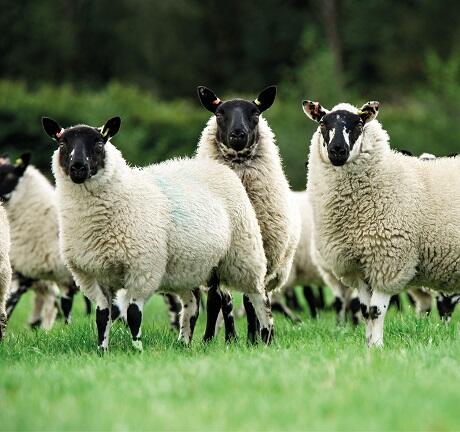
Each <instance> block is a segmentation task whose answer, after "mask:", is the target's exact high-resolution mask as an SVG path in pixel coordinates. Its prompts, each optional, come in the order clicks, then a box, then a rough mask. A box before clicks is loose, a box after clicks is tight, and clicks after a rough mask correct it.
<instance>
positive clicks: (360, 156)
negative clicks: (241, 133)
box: [303, 101, 460, 346]
mask: <svg viewBox="0 0 460 432" xmlns="http://www.w3.org/2000/svg"><path fill="white" fill-rule="evenodd" d="M378 107H379V104H378V103H377V102H369V103H367V104H365V105H364V106H363V107H362V108H361V109H360V110H358V109H356V108H355V107H353V106H351V105H349V104H340V105H337V106H336V107H334V108H333V109H332V111H330V112H329V111H327V110H325V109H324V108H323V107H321V105H319V104H318V103H314V102H310V101H304V102H303V109H304V111H305V113H306V114H307V116H308V117H310V118H311V119H313V120H314V121H316V122H318V123H319V128H318V130H317V131H316V132H315V133H314V135H313V138H312V141H311V146H310V156H309V162H308V186H307V189H308V190H309V193H310V199H311V203H312V208H313V218H314V241H315V249H316V255H317V259H318V262H319V263H320V265H321V266H322V267H324V268H326V269H329V270H330V271H332V272H333V273H334V275H335V276H336V277H337V278H338V279H339V280H341V281H342V282H343V283H345V284H346V285H347V286H352V287H357V288H358V289H359V297H360V300H361V307H362V312H363V316H364V318H365V319H366V338H367V341H368V345H369V346H382V345H383V322H384V317H385V314H386V312H387V309H388V304H389V300H390V297H391V295H392V294H395V293H399V292H401V291H402V290H403V289H404V288H405V287H406V286H428V287H430V288H434V289H436V290H443V291H447V292H450V291H454V290H456V289H457V288H458V286H459V284H460V229H459V222H460V159H459V158H450V159H449V158H440V159H436V160H434V161H432V160H430V161H424V160H420V159H418V158H411V157H407V156H405V155H402V154H399V153H397V152H395V151H393V150H392V149H391V148H390V146H389V143H388V140H389V138H388V135H387V133H386V132H385V131H384V130H383V129H382V127H381V125H380V123H379V122H377V121H376V120H374V119H375V117H376V115H377V113H378Z"/></svg>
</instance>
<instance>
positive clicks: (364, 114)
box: [358, 101, 380, 124]
mask: <svg viewBox="0 0 460 432" xmlns="http://www.w3.org/2000/svg"><path fill="white" fill-rule="evenodd" d="M379 105H380V103H379V102H376V101H371V102H367V103H365V104H364V105H363V106H362V107H361V109H360V110H359V111H358V115H359V116H360V117H361V120H362V121H363V123H364V124H366V123H369V122H370V121H372V120H374V119H375V118H376V117H377V114H378V113H379Z"/></svg>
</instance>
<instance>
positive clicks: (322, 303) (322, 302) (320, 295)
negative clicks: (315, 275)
mask: <svg viewBox="0 0 460 432" xmlns="http://www.w3.org/2000/svg"><path fill="white" fill-rule="evenodd" d="M316 306H317V307H318V309H320V310H324V309H325V308H326V300H325V299H324V287H322V286H320V287H318V298H317V302H316Z"/></svg>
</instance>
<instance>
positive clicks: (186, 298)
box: [179, 288, 201, 345]
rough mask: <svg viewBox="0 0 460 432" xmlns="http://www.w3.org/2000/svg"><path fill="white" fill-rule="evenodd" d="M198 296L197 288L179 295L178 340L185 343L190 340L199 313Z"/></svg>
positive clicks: (198, 290)
mask: <svg viewBox="0 0 460 432" xmlns="http://www.w3.org/2000/svg"><path fill="white" fill-rule="evenodd" d="M200 296H201V294H200V289H199V288H195V289H194V290H193V291H186V292H184V293H181V295H180V300H181V303H182V311H181V323H180V333H179V341H182V342H184V343H185V344H186V345H188V344H189V343H190V342H191V341H192V338H193V331H194V330H195V324H196V322H197V320H198V316H199V314H200Z"/></svg>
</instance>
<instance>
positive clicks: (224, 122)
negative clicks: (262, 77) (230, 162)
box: [198, 86, 276, 159]
mask: <svg viewBox="0 0 460 432" xmlns="http://www.w3.org/2000/svg"><path fill="white" fill-rule="evenodd" d="M198 97H199V98H200V101H201V103H202V105H203V106H204V107H205V108H206V109H207V110H209V111H211V112H212V113H214V114H215V115H216V121H217V133H216V140H217V142H218V143H219V144H220V145H222V146H224V147H225V148H226V149H231V150H232V151H231V152H228V154H229V155H230V156H232V157H235V158H236V159H240V158H241V157H243V158H247V157H249V156H250V155H251V150H252V148H253V146H254V144H255V143H257V140H258V124H259V116H260V114H261V113H262V112H264V111H265V110H267V109H268V108H270V106H271V105H272V104H273V102H274V101H275V97H276V87H273V86H272V87H268V88H266V89H265V90H263V91H262V92H261V93H260V94H259V96H258V97H257V98H256V99H255V100H254V101H249V100H244V99H233V100H230V101H227V102H222V101H221V100H220V99H219V98H218V97H217V96H216V95H215V94H214V92H212V90H209V89H208V88H206V87H198Z"/></svg>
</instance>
